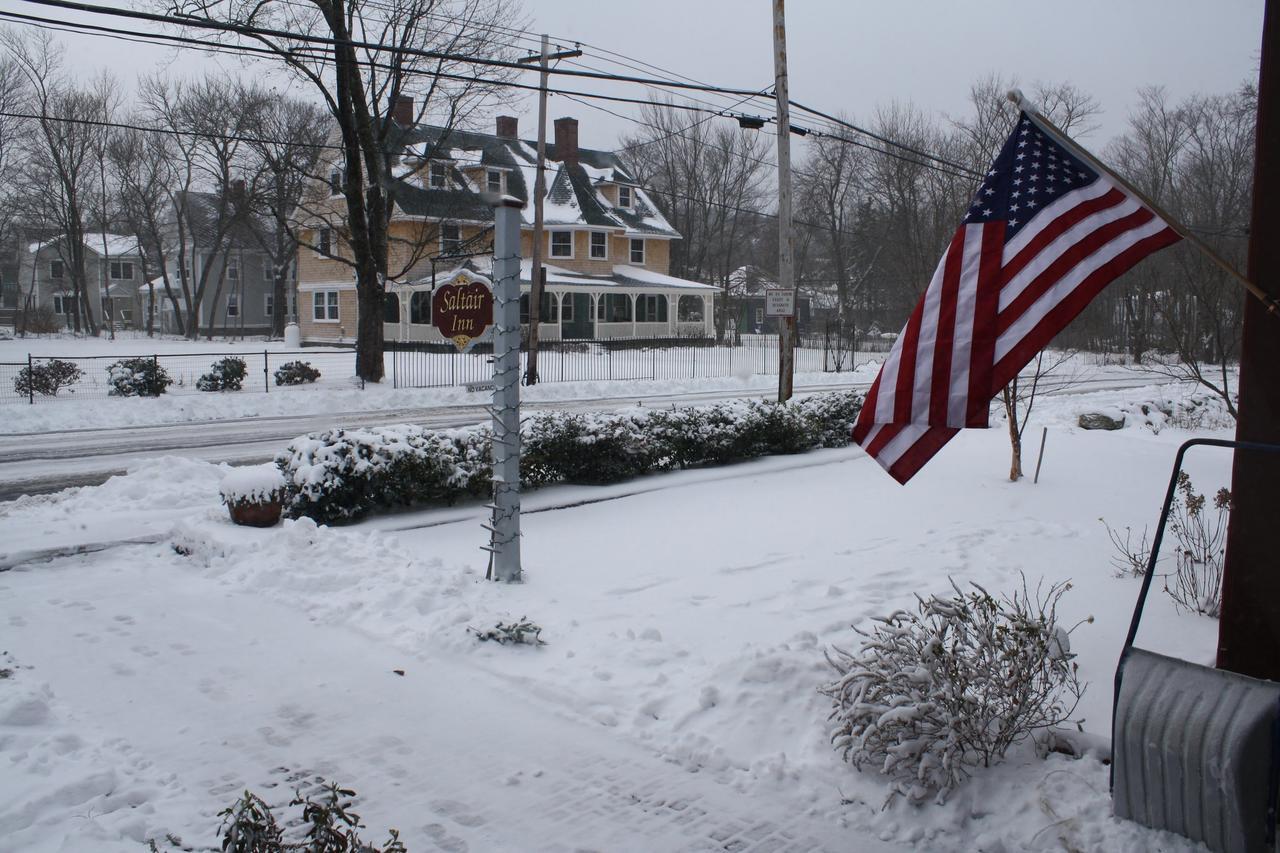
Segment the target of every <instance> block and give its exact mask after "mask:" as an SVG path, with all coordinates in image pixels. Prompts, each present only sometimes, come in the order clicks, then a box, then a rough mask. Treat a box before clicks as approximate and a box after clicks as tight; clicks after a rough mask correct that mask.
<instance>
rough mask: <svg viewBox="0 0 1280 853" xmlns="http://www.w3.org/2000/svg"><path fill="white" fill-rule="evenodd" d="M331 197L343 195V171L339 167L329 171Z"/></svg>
mask: <svg viewBox="0 0 1280 853" xmlns="http://www.w3.org/2000/svg"><path fill="white" fill-rule="evenodd" d="M329 195H342V170H341V169H339V168H338V167H337V166H335V167H333V168H332V169H330V170H329Z"/></svg>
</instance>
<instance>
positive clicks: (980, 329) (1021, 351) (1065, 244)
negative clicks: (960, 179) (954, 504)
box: [853, 114, 1180, 483]
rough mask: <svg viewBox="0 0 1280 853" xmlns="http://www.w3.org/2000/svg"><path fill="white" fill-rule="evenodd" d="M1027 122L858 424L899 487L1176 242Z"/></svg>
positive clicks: (996, 166) (998, 164)
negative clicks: (1114, 289)
mask: <svg viewBox="0 0 1280 853" xmlns="http://www.w3.org/2000/svg"><path fill="white" fill-rule="evenodd" d="M1085 160H1087V158H1085V159H1083V160H1082V159H1081V158H1080V157H1079V156H1077V155H1076V154H1074V153H1072V151H1070V150H1068V147H1065V146H1064V145H1063V144H1061V143H1059V142H1057V141H1056V140H1055V138H1054V137H1053V135H1052V134H1050V133H1048V132H1047V131H1045V130H1044V129H1043V128H1041V127H1039V126H1038V125H1036V124H1035V123H1034V122H1033V121H1032V120H1031V118H1030V117H1028V116H1027V115H1025V114H1024V115H1022V116H1020V117H1019V122H1018V125H1017V126H1015V127H1014V130H1013V133H1011V134H1010V136H1009V139H1008V140H1007V141H1006V142H1005V144H1004V146H1003V147H1002V148H1001V150H1000V153H999V155H998V156H997V157H996V160H995V162H994V163H993V164H992V167H991V169H990V170H989V171H988V172H987V175H986V177H985V178H984V180H983V183H982V186H981V187H980V188H979V189H978V192H977V193H976V194H975V196H974V199H973V203H972V204H971V205H970V207H969V212H968V213H967V214H966V215H965V217H964V222H962V223H961V225H960V227H959V228H958V229H957V231H956V233H955V234H954V236H953V237H952V239H951V242H950V244H948V246H947V250H946V251H945V252H944V253H943V256H942V258H941V259H940V260H939V262H938V266H937V268H936V269H935V270H934V273H933V277H932V278H931V280H930V282H929V286H928V287H927V288H926V290H925V292H924V294H923V296H922V297H921V299H920V301H919V302H918V303H917V304H916V306H915V309H914V310H913V311H912V312H911V317H910V319H909V320H908V321H907V324H906V327H905V328H904V329H903V331H902V334H901V335H900V336H899V337H898V340H897V341H896V342H895V344H894V347H893V349H892V351H891V352H890V353H889V355H888V357H887V358H886V359H885V363H884V365H883V366H882V367H881V370H880V374H879V375H878V376H877V377H876V381H875V382H874V383H873V384H872V386H871V391H870V393H869V394H868V395H867V399H866V401H865V404H864V406H863V408H862V411H861V412H860V413H859V415H858V421H857V425H856V426H855V427H854V429H853V439H854V441H856V442H858V443H859V444H860V445H862V447H863V448H864V449H865V450H866V451H867V453H868V454H869V455H871V456H872V457H873V458H875V459H876V461H877V462H879V463H880V465H881V466H883V467H884V468H885V470H887V471H888V472H889V474H890V475H891V476H893V477H894V479H896V480H898V482H900V483H905V482H906V481H907V480H909V479H910V478H911V477H912V476H913V475H914V474H915V473H916V472H917V471H919V470H920V468H921V466H923V465H924V464H925V463H926V462H928V460H929V459H930V458H932V457H933V456H934V454H936V453H937V452H938V451H939V450H940V449H941V448H942V447H943V446H944V445H945V444H946V443H947V442H948V441H950V440H951V438H952V437H954V435H955V433H956V431H957V429H958V428H960V427H966V426H968V427H981V426H986V425H987V422H988V417H989V413H990V400H991V398H992V396H994V395H995V393H996V392H997V391H998V390H999V389H1000V388H1002V387H1004V386H1005V385H1006V384H1007V383H1008V382H1009V381H1010V380H1011V379H1012V378H1013V377H1014V376H1016V375H1017V374H1018V371H1020V370H1021V369H1022V368H1023V367H1025V366H1026V364H1027V362H1028V361H1029V360H1030V359H1031V358H1032V357H1033V356H1034V355H1035V353H1036V352H1037V351H1038V350H1040V349H1042V348H1043V347H1045V346H1047V345H1048V344H1049V343H1050V341H1051V340H1052V339H1053V337H1054V335H1056V334H1058V333H1059V332H1060V331H1062V329H1063V328H1064V327H1065V326H1066V325H1067V323H1069V322H1070V321H1071V320H1072V319H1073V318H1075V317H1076V316H1077V315H1078V314H1079V313H1080V312H1081V311H1082V310H1084V307H1085V306H1086V305H1087V304H1088V303H1089V301H1090V300H1091V299H1093V298H1094V297H1095V296H1096V295H1097V294H1098V293H1099V292H1100V291H1101V290H1102V288H1104V287H1105V286H1106V285H1107V284H1108V283H1109V282H1111V281H1113V280H1114V279H1115V278H1116V277H1117V276H1119V275H1121V274H1123V273H1124V272H1125V271H1126V270H1128V269H1129V268H1131V267H1132V266H1133V265H1134V264H1136V263H1137V262H1138V261H1139V260H1141V259H1142V258H1144V257H1146V256H1147V255H1149V254H1151V253H1152V252H1154V251H1157V250H1158V249H1160V248H1163V247H1164V246H1168V245H1170V244H1172V243H1174V242H1177V240H1178V239H1180V238H1179V236H1178V234H1177V233H1176V232H1175V231H1174V230H1173V229H1172V228H1170V227H1169V226H1168V225H1167V223H1165V222H1164V221H1162V220H1161V219H1160V218H1159V217H1157V216H1156V215H1155V213H1154V212H1153V211H1151V210H1150V209H1148V208H1147V207H1146V206H1145V205H1144V204H1143V203H1142V202H1141V200H1139V199H1138V198H1136V197H1134V196H1133V195H1132V194H1131V193H1130V192H1129V191H1128V190H1126V189H1124V188H1123V187H1121V186H1119V185H1117V184H1116V183H1115V182H1114V181H1113V180H1112V179H1111V178H1110V177H1108V176H1107V175H1106V174H1104V173H1103V172H1101V171H1099V170H1098V169H1096V168H1095V165H1096V164H1095V165H1090V163H1093V161H1089V162H1085Z"/></svg>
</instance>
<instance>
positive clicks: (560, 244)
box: [551, 231, 573, 258]
mask: <svg viewBox="0 0 1280 853" xmlns="http://www.w3.org/2000/svg"><path fill="white" fill-rule="evenodd" d="M551 257H553V258H572V257H573V232H572V231H552V232H551Z"/></svg>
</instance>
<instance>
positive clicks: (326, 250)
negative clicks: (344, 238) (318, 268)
mask: <svg viewBox="0 0 1280 853" xmlns="http://www.w3.org/2000/svg"><path fill="white" fill-rule="evenodd" d="M316 251H317V252H319V253H320V254H322V255H324V256H325V257H328V256H329V255H330V254H331V253H332V252H333V233H332V232H331V231H330V230H329V229H328V228H321V229H320V230H319V231H317V232H316Z"/></svg>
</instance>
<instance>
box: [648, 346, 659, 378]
mask: <svg viewBox="0 0 1280 853" xmlns="http://www.w3.org/2000/svg"><path fill="white" fill-rule="evenodd" d="M649 378H650V379H657V378H658V351H657V350H656V349H651V350H649Z"/></svg>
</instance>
